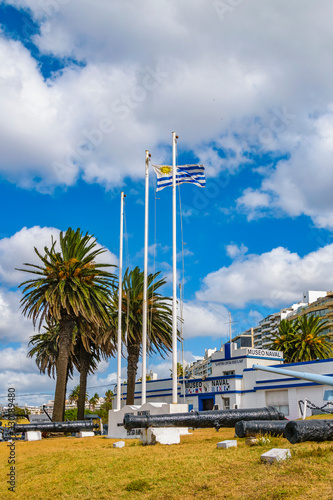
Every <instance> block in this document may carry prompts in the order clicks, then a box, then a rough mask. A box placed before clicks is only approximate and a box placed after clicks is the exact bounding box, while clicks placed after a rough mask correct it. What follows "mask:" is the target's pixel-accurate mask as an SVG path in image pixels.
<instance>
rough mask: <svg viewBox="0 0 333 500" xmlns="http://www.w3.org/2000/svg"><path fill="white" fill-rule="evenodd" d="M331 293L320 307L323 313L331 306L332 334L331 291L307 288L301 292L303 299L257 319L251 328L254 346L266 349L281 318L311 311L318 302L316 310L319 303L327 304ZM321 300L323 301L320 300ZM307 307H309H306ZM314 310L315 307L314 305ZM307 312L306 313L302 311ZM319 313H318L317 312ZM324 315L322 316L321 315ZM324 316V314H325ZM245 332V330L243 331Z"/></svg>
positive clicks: (290, 317)
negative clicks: (254, 325) (323, 305)
mask: <svg viewBox="0 0 333 500" xmlns="http://www.w3.org/2000/svg"><path fill="white" fill-rule="evenodd" d="M330 294H331V295H332V297H331V299H330V300H331V302H330V304H329V306H325V307H322V308H321V309H322V314H324V310H325V309H328V308H330V307H331V306H332V317H331V318H332V319H331V321H332V328H331V330H330V331H332V336H333V293H332V292H324V291H318V290H315V291H314V290H309V291H307V292H304V293H303V301H302V302H298V303H297V304H293V305H291V306H290V307H287V308H284V309H281V311H279V312H276V313H273V314H270V315H269V316H266V318H264V319H262V320H261V321H259V323H258V325H257V326H256V327H254V328H253V341H254V347H256V348H262V349H267V347H268V346H269V345H270V344H271V342H272V337H273V336H274V335H275V334H276V333H277V332H278V331H279V325H280V322H281V320H283V319H294V318H296V317H297V316H298V315H300V314H301V313H302V311H305V310H309V312H312V307H314V306H315V304H317V302H318V303H319V306H318V310H319V309H320V307H321V304H325V303H326V304H327V302H326V301H328V299H327V297H328V296H330ZM322 301H323V302H322ZM307 308H309V309H307ZM314 311H316V308H315V307H314ZM302 314H307V313H304V312H303V313H302ZM318 314H319V313H318ZM323 317H324V316H323ZM325 318H326V316H325ZM245 333H246V332H245Z"/></svg>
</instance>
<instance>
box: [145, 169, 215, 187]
mask: <svg viewBox="0 0 333 500" xmlns="http://www.w3.org/2000/svg"><path fill="white" fill-rule="evenodd" d="M153 168H154V170H155V174H156V176H157V188H156V191H161V189H164V188H165V187H167V186H172V167H171V166H170V165H153ZM185 182H187V183H190V184H195V185H196V186H199V187H205V185H206V179H205V168H204V166H203V165H181V166H178V167H177V172H176V185H177V186H178V185H179V184H183V183H185Z"/></svg>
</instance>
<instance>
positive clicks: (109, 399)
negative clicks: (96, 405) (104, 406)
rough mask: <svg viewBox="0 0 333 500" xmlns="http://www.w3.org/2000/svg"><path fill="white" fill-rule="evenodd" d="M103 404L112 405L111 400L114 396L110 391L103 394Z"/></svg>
mask: <svg viewBox="0 0 333 500" xmlns="http://www.w3.org/2000/svg"><path fill="white" fill-rule="evenodd" d="M104 399H105V402H106V403H112V401H113V399H114V395H113V392H112V391H111V389H108V390H107V391H106V392H105V398H104Z"/></svg>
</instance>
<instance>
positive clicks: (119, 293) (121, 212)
mask: <svg viewBox="0 0 333 500" xmlns="http://www.w3.org/2000/svg"><path fill="white" fill-rule="evenodd" d="M125 196H126V195H124V192H123V191H122V192H121V195H120V245H119V246H120V248H119V279H118V283H119V287H118V333H117V408H116V409H117V410H120V407H121V312H122V301H123V237H124V231H123V225H124V224H123V222H124V197H125Z"/></svg>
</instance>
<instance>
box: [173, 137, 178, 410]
mask: <svg viewBox="0 0 333 500" xmlns="http://www.w3.org/2000/svg"><path fill="white" fill-rule="evenodd" d="M177 138H178V137H177V136H176V132H172V278H173V279H172V283H173V286H172V289H173V293H172V403H174V404H177V237H176V150H177Z"/></svg>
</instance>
